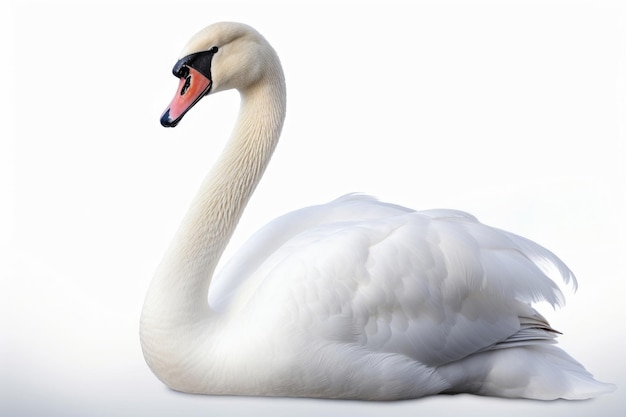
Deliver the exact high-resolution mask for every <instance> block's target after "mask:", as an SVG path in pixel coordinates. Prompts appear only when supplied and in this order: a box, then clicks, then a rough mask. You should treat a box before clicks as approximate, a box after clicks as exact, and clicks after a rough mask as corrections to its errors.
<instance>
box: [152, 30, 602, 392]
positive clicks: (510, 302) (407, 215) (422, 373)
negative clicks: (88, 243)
mask: <svg viewBox="0 0 626 417" xmlns="http://www.w3.org/2000/svg"><path fill="white" fill-rule="evenodd" d="M174 74H175V75H176V76H177V77H179V78H180V86H179V90H178V92H177V94H176V96H175V97H174V100H173V101H172V103H171V104H170V106H169V107H168V109H167V110H166V111H165V113H164V114H163V117H162V119H161V122H162V124H163V125H165V126H175V125H176V124H177V123H178V122H179V121H180V119H181V118H182V117H183V115H184V114H185V113H186V112H187V111H188V110H189V109H190V108H191V107H192V106H193V105H194V104H195V103H197V102H198V101H199V100H200V99H201V98H202V97H203V96H205V95H207V94H213V93H215V92H218V91H222V90H226V89H230V88H236V89H238V90H239V91H240V93H241V110H240V115H239V120H238V122H237V125H236V126H235V128H234V131H233V134H232V137H231V139H230V141H229V143H228V145H227V146H226V148H225V150H224V152H223V155H222V156H221V158H220V159H219V160H218V162H217V163H216V165H215V166H214V168H213V170H212V171H211V172H210V174H209V176H208V177H207V179H206V180H205V182H204V183H203V185H202V186H201V189H200V191H199V193H198V195H197V197H196V199H195V200H194V202H193V204H192V206H191V208H190V210H189V212H188V213H187V215H186V217H185V219H184V220H183V222H182V225H181V227H180V229H179V231H178V233H177V235H176V237H175V238H174V241H173V242H172V245H171V247H170V248H169V250H168V252H167V253H166V255H165V257H164V259H163V261H162V263H161V265H160V266H159V268H158V270H157V273H156V274H155V277H154V279H153V282H152V284H151V286H150V289H149V291H148V294H147V296H146V300H145V303H144V307H143V311H142V316H141V329H140V336H141V344H142V349H143V353H144V356H145V359H146V362H147V363H148V365H149V366H150V368H151V369H152V371H153V372H154V373H155V375H156V376H157V377H158V378H160V379H161V380H162V381H163V382H164V383H165V384H166V385H168V386H169V387H171V388H172V389H175V390H179V391H185V392H192V393H205V394H228V395H231V394H236V395H271V396H306V397H324V398H344V399H365V400H393V399H406V398H417V397H421V396H425V395H431V394H437V393H459V392H469V393H474V394H480V395H493V396H502V397H525V398H535V399H555V398H568V399H584V398H590V397H593V396H596V395H598V394H601V393H604V392H609V391H611V390H612V389H613V386H612V385H610V384H604V383H601V382H597V381H596V380H594V378H593V377H592V376H591V374H589V373H588V372H587V371H586V370H585V369H584V368H583V367H582V365H580V364H579V363H578V362H576V361H575V360H574V359H573V358H571V357H570V356H569V355H568V354H566V353H565V352H564V351H563V350H561V349H560V348H558V347H556V346H555V345H554V343H555V337H556V335H557V333H558V332H556V331H555V330H553V329H552V328H551V327H550V326H549V324H548V323H547V322H546V320H545V319H544V318H543V317H542V316H541V315H540V314H539V313H538V312H537V311H536V310H535V309H534V308H533V307H532V306H531V304H532V303H534V302H537V301H547V302H548V303H550V304H552V305H553V306H557V305H560V304H562V302H563V298H562V294H561V292H560V290H559V289H558V286H557V285H556V284H555V282H554V281H553V280H552V279H551V278H557V279H563V280H564V281H565V282H566V283H571V284H572V285H574V286H575V285H576V280H575V278H574V276H573V275H572V273H571V272H570V271H569V269H568V268H567V267H566V266H565V265H564V264H563V263H562V262H561V261H560V260H559V259H558V258H557V257H556V256H555V255H553V254H552V253H551V252H549V251H548V250H546V249H544V248H542V247H541V246H539V245H537V244H536V243H533V242H531V241H529V240H527V239H525V238H522V237H520V236H516V235H514V234H511V233H508V232H505V231H502V230H498V229H495V228H492V227H489V226H486V225H483V224H481V223H479V222H478V221H477V220H476V218H474V217H473V216H471V215H469V214H467V213H463V212H460V211H454V210H429V211H415V210H411V209H408V208H404V207H400V206H397V205H392V204H388V203H383V202H380V201H377V200H376V199H374V198H371V197H368V196H364V195H355V194H352V195H346V196H344V197H341V198H339V199H337V200H335V201H332V202H330V203H327V204H323V205H319V206H313V207H308V208H304V209H301V210H298V211H295V212H292V213H289V214H287V215H284V216H282V217H279V218H278V219H276V220H274V221H273V222H271V223H269V224H268V225H267V226H265V227H264V228H262V229H261V230H259V231H258V232H257V233H256V234H255V235H253V236H252V237H251V238H250V240H249V241H248V242H247V243H246V244H245V245H244V247H243V248H242V249H241V250H240V251H239V252H238V253H237V254H236V255H235V256H234V257H233V258H232V259H231V260H230V262H228V263H227V264H226V265H225V266H224V268H223V269H222V270H221V271H220V272H219V273H218V274H214V272H215V267H216V265H217V262H218V260H219V258H220V256H221V254H222V252H223V250H224V248H225V246H226V244H227V243H228V240H229V238H230V236H231V235H232V233H233V231H234V229H235V227H236V224H237V221H238V219H239V217H240V216H241V213H242V212H243V209H244V207H245V205H246V203H247V201H248V198H249V197H250V195H251V194H252V192H253V191H254V188H255V186H256V184H257V183H258V181H259V180H260V178H261V176H262V174H263V171H264V169H265V167H266V166H267V163H268V162H269V159H270V157H271V154H272V152H273V150H274V147H275V146H276V143H277V141H278V137H279V136H280V131H281V128H282V124H283V120H284V114H285V84H284V77H283V73H282V69H281V66H280V62H279V60H278V57H277V55H276V53H275V52H274V50H273V49H272V47H271V46H270V45H269V44H268V43H267V41H266V40H265V39H264V38H263V37H262V36H261V35H260V34H259V33H258V32H256V31H255V30H254V29H252V28H250V27H248V26H246V25H242V24H237V23H219V24H215V25H211V26H209V27H207V28H205V29H204V30H202V31H200V32H199V33H198V34H197V35H195V36H194V37H193V38H192V39H191V41H190V42H189V43H188V45H187V46H186V47H185V49H184V50H183V53H182V58H181V59H180V60H179V61H178V63H177V64H176V66H175V67H174ZM214 275H215V276H214ZM207 300H208V301H207Z"/></svg>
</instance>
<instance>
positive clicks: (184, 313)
mask: <svg viewBox="0 0 626 417" xmlns="http://www.w3.org/2000/svg"><path fill="white" fill-rule="evenodd" d="M240 93H241V108H240V113H239V118H238V121H237V124H236V126H235V129H234V131H233V134H232V137H231V139H230V141H229V142H228V144H227V146H226V148H225V149H224V152H223V153H222V155H221V156H220V158H219V159H218V161H217V163H216V164H215V166H214V167H213V169H212V170H211V172H210V173H209V175H208V176H207V178H206V179H205V181H204V182H203V184H202V186H201V188H200V190H199V192H198V194H197V196H196V198H195V200H194V201H193V203H192V205H191V207H190V209H189V211H188V213H187V215H186V216H185V218H184V220H183V222H182V224H181V226H180V229H179V230H178V233H177V235H176V237H175V239H174V241H173V243H172V245H171V247H170V249H169V250H168V252H167V253H166V255H165V257H164V259H163V261H162V263H161V265H160V266H159V268H158V270H157V273H156V275H155V277H154V279H153V281H152V284H151V286H150V289H149V291H148V295H147V297H146V301H145V304H144V310H143V312H142V326H158V327H161V328H163V327H170V326H178V325H183V326H187V325H190V324H193V323H197V321H198V320H203V319H205V318H207V317H210V316H211V315H212V311H211V310H210V308H209V305H208V301H207V296H208V289H209V285H210V283H211V277H212V275H213V272H214V270H215V267H216V265H217V263H218V261H219V259H220V256H221V255H222V253H223V251H224V249H225V247H226V245H227V244H228V241H229V239H230V237H231V236H232V234H233V232H234V230H235V227H236V225H237V222H238V221H239V218H240V217H241V214H242V213H243V210H244V208H245V206H246V204H247V202H248V200H249V198H250V196H251V195H252V193H253V192H254V189H255V188H256V185H257V184H258V182H259V180H260V179H261V176H262V175H263V172H264V171H265V168H266V167H267V164H268V163H269V160H270V158H271V156H272V153H273V151H274V148H275V146H276V143H277V142H278V138H279V136H280V132H281V129H282V125H283V121H284V116H285V104H286V94H285V83H284V78H283V73H282V69H281V68H280V64H278V62H276V65H275V66H274V67H270V69H269V71H268V72H267V74H266V76H265V77H264V78H262V79H261V80H260V81H259V82H257V83H256V84H254V85H253V86H252V87H250V88H247V89H245V90H240Z"/></svg>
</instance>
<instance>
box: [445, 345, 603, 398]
mask: <svg viewBox="0 0 626 417" xmlns="http://www.w3.org/2000/svg"><path fill="white" fill-rule="evenodd" d="M451 365H453V366H449V367H442V368H441V369H440V371H441V374H442V376H443V377H444V378H446V379H448V380H449V381H450V382H451V384H452V386H453V388H452V389H451V390H450V391H451V392H464V391H471V392H473V393H475V394H478V395H489V396H498V397H509V398H530V399H536V400H555V399H559V398H562V399H567V400H585V399H589V398H593V397H596V396H598V395H601V394H606V393H609V392H612V391H613V390H615V385H613V384H607V383H603V382H599V381H596V380H595V379H594V377H593V375H591V374H590V373H589V372H588V371H587V370H585V368H584V367H583V366H582V365H581V364H580V363H578V362H577V361H576V360H575V359H574V358H572V357H571V356H570V355H568V354H567V353H565V352H564V351H563V350H562V349H560V348H558V347H556V346H554V345H550V344H535V345H527V346H518V347H514V348H511V349H498V350H492V351H488V352H483V353H479V354H477V355H472V356H470V357H468V358H465V359H463V360H462V361H460V362H457V363H455V364H451Z"/></svg>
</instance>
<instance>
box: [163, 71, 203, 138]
mask: <svg viewBox="0 0 626 417" xmlns="http://www.w3.org/2000/svg"><path fill="white" fill-rule="evenodd" d="M185 68H186V69H187V71H185V73H186V74H185V75H184V76H181V77H180V83H179V84H178V90H177V92H176V95H175V96H174V98H173V99H172V102H171V103H170V105H169V106H168V108H167V109H166V110H165V111H164V112H163V115H162V116H161V124H162V125H163V126H165V127H174V126H176V125H177V124H178V122H180V120H181V119H182V118H183V116H184V115H185V113H187V112H188V111H189V109H191V108H192V107H193V106H194V104H196V103H197V102H198V101H200V99H201V98H202V97H204V96H205V95H207V94H208V93H209V91H210V90H211V80H210V79H209V78H207V77H206V76H205V75H203V74H202V73H201V72H199V71H198V70H196V69H194V68H192V67H188V66H187V67H185Z"/></svg>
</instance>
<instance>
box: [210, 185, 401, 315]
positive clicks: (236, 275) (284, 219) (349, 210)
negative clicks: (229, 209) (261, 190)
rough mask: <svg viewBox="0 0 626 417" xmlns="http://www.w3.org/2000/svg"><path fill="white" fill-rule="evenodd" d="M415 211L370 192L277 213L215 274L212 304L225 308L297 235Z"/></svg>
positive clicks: (215, 307)
mask: <svg viewBox="0 0 626 417" xmlns="http://www.w3.org/2000/svg"><path fill="white" fill-rule="evenodd" d="M412 211H413V210H411V209H408V208H405V207H401V206H398V205H394V204H389V203H383V202H380V201H378V200H376V199H375V198H373V197H371V196H368V195H364V194H356V193H353V194H347V195H345V196H342V197H340V198H338V199H336V200H333V201H331V202H329V203H326V204H320V205H315V206H310V207H305V208H302V209H299V210H295V211H292V212H290V213H287V214H285V215H283V216H281V217H278V218H276V219H274V220H273V221H271V222H270V223H268V224H267V225H265V226H264V227H262V228H261V229H259V230H258V231H257V232H256V233H255V234H253V235H252V236H251V237H250V238H249V239H248V241H247V242H246V243H245V244H244V245H243V246H242V247H241V248H240V249H239V250H238V251H237V252H236V254H235V255H234V256H233V257H232V258H231V259H230V260H229V261H228V262H227V263H226V264H225V265H224V267H223V268H222V269H221V270H220V271H219V272H218V273H217V274H216V275H215V276H214V277H213V280H212V282H211V287H210V289H209V304H210V305H211V308H213V309H214V310H216V311H223V310H224V309H225V308H226V306H227V305H228V304H229V303H230V301H231V299H232V297H233V295H234V294H235V293H236V291H237V289H238V288H239V287H240V285H241V284H242V283H243V282H245V281H246V280H247V279H248V278H249V277H250V276H251V275H252V274H253V273H254V272H255V271H256V270H258V269H259V267H260V266H261V265H262V264H263V263H264V262H266V261H267V259H268V258H269V257H270V256H271V255H272V254H274V253H275V252H276V251H277V250H278V249H279V248H280V247H281V246H282V245H283V244H285V242H287V241H289V240H290V239H292V238H293V237H295V236H298V235H300V234H302V233H304V232H306V231H309V230H312V229H315V228H316V227H319V226H321V225H325V224H331V223H335V222H340V221H348V220H353V221H354V220H367V219H375V218H381V217H387V216H392V215H395V214H399V213H408V212H412Z"/></svg>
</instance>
